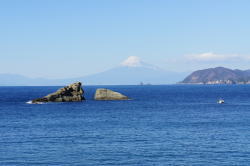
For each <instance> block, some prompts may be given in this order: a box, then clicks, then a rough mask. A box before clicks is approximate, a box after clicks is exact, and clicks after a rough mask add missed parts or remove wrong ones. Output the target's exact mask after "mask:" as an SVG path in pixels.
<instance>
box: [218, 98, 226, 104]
mask: <svg viewBox="0 0 250 166" xmlns="http://www.w3.org/2000/svg"><path fill="white" fill-rule="evenodd" d="M217 103H218V104H223V103H225V101H224V100H223V99H219V100H218V101H217Z"/></svg>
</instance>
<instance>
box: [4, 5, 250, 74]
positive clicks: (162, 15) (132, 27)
mask: <svg viewBox="0 0 250 166" xmlns="http://www.w3.org/2000/svg"><path fill="white" fill-rule="evenodd" d="M249 19H250V1H249V0H0V21H1V24H0V25H1V26H0V73H16V74H22V75H26V76H30V77H48V78H66V77H75V76H84V75H88V74H92V73H96V72H100V71H104V70H107V69H109V68H112V67H114V66H117V65H119V64H120V63H121V62H122V61H123V60H124V59H126V58H127V57H129V56H137V57H140V58H141V59H143V60H144V61H146V62H147V63H151V64H154V65H158V66H160V67H162V68H164V69H166V70H171V71H192V70H196V69H201V68H206V67H215V66H225V67H232V68H239V69H250V65H249V64H250V45H249V43H250V21H249Z"/></svg>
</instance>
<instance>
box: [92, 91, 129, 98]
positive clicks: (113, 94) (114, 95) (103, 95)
mask: <svg viewBox="0 0 250 166" xmlns="http://www.w3.org/2000/svg"><path fill="white" fill-rule="evenodd" d="M94 98H95V100H128V99H129V98H128V97H127V96H125V95H123V94H121V93H118V92H114V91H112V90H109V89H103V88H101V89H97V90H96V92H95V97H94Z"/></svg>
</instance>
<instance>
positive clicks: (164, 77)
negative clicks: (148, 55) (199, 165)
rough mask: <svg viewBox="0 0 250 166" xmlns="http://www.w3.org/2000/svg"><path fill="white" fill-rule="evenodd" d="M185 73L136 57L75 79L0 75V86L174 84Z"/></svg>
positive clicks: (183, 76)
mask: <svg viewBox="0 0 250 166" xmlns="http://www.w3.org/2000/svg"><path fill="white" fill-rule="evenodd" d="M186 75H187V73H178V72H170V71H165V70H163V69H161V68H159V67H157V66H154V65H151V64H147V63H145V62H143V61H141V60H140V59H139V58H138V57H134V56H131V57H129V58H128V59H126V60H125V61H123V62H122V63H121V64H120V65H119V66H118V67H114V68H112V69H110V70H107V71H104V72H101V73H97V74H93V75H89V76H83V77H77V78H68V79H46V78H28V77H24V76H21V75H15V74H0V86H50V85H66V84H69V83H72V82H75V81H80V82H82V83H83V85H138V84H175V83H176V82H178V81H180V80H182V79H183V78H185V76H186Z"/></svg>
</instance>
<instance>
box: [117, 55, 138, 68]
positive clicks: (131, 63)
mask: <svg viewBox="0 0 250 166" xmlns="http://www.w3.org/2000/svg"><path fill="white" fill-rule="evenodd" d="M142 64H143V63H142V60H141V58H139V57H137V56H129V57H128V58H127V59H126V60H124V61H123V62H122V63H121V66H126V67H139V66H142Z"/></svg>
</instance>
